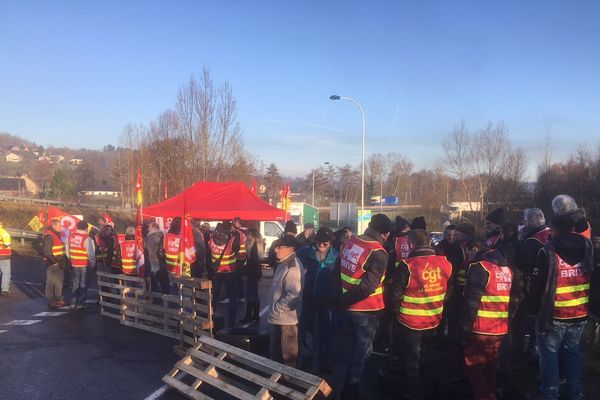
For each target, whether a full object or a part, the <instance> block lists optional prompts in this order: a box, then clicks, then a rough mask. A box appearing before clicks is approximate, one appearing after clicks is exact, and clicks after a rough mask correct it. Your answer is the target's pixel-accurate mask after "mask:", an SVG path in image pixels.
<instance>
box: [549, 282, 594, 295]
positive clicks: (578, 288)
mask: <svg viewBox="0 0 600 400" xmlns="http://www.w3.org/2000/svg"><path fill="white" fill-rule="evenodd" d="M589 288H590V284H589V283H584V284H582V285H575V286H565V287H558V288H556V294H565V293H573V292H581V291H582V290H588V289H589Z"/></svg>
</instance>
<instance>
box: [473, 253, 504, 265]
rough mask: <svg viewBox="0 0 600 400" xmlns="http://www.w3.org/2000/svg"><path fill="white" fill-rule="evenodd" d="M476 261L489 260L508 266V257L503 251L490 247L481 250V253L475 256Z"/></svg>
mask: <svg viewBox="0 0 600 400" xmlns="http://www.w3.org/2000/svg"><path fill="white" fill-rule="evenodd" d="M475 261H476V262H477V261H489V262H491V263H494V264H496V265H500V266H506V265H507V264H508V263H507V262H506V257H505V256H504V254H502V252H501V251H499V250H495V249H493V250H490V249H485V250H481V251H480V252H479V253H477V255H476V256H475Z"/></svg>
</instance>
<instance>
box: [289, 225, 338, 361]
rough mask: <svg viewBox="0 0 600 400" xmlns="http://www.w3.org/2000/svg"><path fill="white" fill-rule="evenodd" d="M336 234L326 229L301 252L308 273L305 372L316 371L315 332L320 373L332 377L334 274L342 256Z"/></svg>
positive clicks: (304, 315)
mask: <svg viewBox="0 0 600 400" xmlns="http://www.w3.org/2000/svg"><path fill="white" fill-rule="evenodd" d="M333 238H334V237H333V231H332V230H331V229H329V228H326V227H323V228H320V229H319V230H318V231H317V234H316V236H315V243H314V244H311V245H308V246H304V247H302V248H301V249H299V250H298V251H297V254H298V258H300V261H301V262H302V265H303V266H304V270H305V281H304V294H303V296H302V314H301V315H300V352H301V355H302V364H301V368H302V369H304V370H305V371H311V370H312V355H313V347H314V335H315V328H316V330H317V331H318V335H319V349H318V352H317V354H318V361H319V372H321V373H330V372H331V363H330V361H329V353H330V348H331V346H330V342H331V340H330V338H331V330H332V326H331V309H332V301H333V298H332V293H331V274H332V271H333V266H334V264H335V260H336V258H337V257H338V255H339V253H338V251H337V250H336V249H334V248H333V246H332V242H333Z"/></svg>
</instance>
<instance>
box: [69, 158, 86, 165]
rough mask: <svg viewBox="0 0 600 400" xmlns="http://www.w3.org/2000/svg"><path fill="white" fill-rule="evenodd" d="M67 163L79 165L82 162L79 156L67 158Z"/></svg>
mask: <svg viewBox="0 0 600 400" xmlns="http://www.w3.org/2000/svg"><path fill="white" fill-rule="evenodd" d="M69 164H73V165H81V164H83V160H82V159H81V158H71V159H70V160H69Z"/></svg>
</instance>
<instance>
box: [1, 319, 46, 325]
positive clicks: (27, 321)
mask: <svg viewBox="0 0 600 400" xmlns="http://www.w3.org/2000/svg"><path fill="white" fill-rule="evenodd" d="M38 322H42V320H41V319H15V320H14V321H10V322H8V323H6V324H0V325H9V326H17V325H19V326H25V325H33V324H36V323H38Z"/></svg>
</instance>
